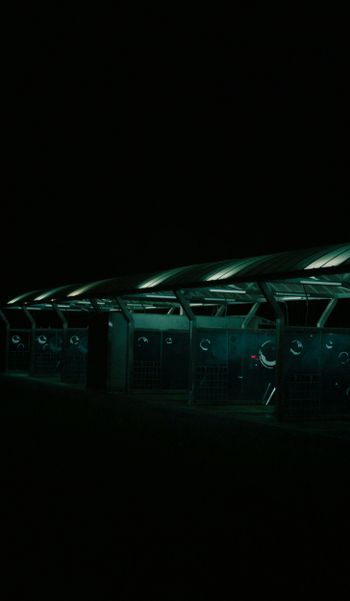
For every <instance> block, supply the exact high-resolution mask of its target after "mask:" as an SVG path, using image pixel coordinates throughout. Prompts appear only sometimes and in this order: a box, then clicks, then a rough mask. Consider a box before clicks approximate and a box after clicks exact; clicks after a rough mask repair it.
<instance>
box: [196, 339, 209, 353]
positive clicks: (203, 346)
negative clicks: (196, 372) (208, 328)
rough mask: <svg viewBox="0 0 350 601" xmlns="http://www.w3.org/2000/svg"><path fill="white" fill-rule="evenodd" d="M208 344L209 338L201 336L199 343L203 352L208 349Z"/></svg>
mask: <svg viewBox="0 0 350 601" xmlns="http://www.w3.org/2000/svg"><path fill="white" fill-rule="evenodd" d="M210 345H211V340H209V338H202V340H201V341H200V343H199V346H200V348H201V349H202V351H204V352H206V351H209V349H210Z"/></svg>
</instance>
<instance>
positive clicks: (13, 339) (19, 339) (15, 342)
mask: <svg viewBox="0 0 350 601" xmlns="http://www.w3.org/2000/svg"><path fill="white" fill-rule="evenodd" d="M11 341H12V342H13V344H19V343H20V342H21V337H20V336H18V334H14V335H13V336H12V338H11Z"/></svg>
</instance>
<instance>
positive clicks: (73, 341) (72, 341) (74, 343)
mask: <svg viewBox="0 0 350 601" xmlns="http://www.w3.org/2000/svg"><path fill="white" fill-rule="evenodd" d="M69 342H70V344H71V345H72V346H79V342H80V338H79V336H76V334H74V335H73V336H71V337H70V339H69Z"/></svg>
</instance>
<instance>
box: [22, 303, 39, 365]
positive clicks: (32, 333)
mask: <svg viewBox="0 0 350 601" xmlns="http://www.w3.org/2000/svg"><path fill="white" fill-rule="evenodd" d="M22 309H23V313H24V314H25V316H26V317H27V319H28V320H29V322H30V326H31V327H30V329H31V341H30V358H29V366H30V369H29V373H30V374H31V373H32V371H33V365H34V344H35V340H34V337H35V336H34V334H35V328H36V323H35V319H34V317H33V315H32V314H31V313H29V311H28V309H27V307H24V306H22Z"/></svg>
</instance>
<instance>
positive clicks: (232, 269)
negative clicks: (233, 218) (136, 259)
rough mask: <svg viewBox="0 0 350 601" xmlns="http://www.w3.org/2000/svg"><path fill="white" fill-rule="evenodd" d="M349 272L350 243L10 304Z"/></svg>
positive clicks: (26, 297) (87, 286) (102, 283)
mask: <svg viewBox="0 0 350 601" xmlns="http://www.w3.org/2000/svg"><path fill="white" fill-rule="evenodd" d="M349 272H350V243H346V244H338V245H332V246H324V247H319V248H313V249H307V250H296V251H289V252H281V253H276V254H269V255H262V256H258V257H248V258H238V259H232V260H226V261H219V262H215V263H201V264H198V265H188V266H184V267H178V268H174V269H168V270H165V271H160V272H156V273H151V274H145V275H141V276H140V275H139V276H129V277H128V276H127V277H118V278H111V279H105V280H99V281H96V282H89V283H83V284H70V285H65V286H61V287H58V288H54V289H52V288H51V289H43V290H35V291H32V292H28V293H25V294H22V295H20V296H17V297H16V298H13V299H11V300H9V301H8V303H7V304H9V305H15V304H23V303H27V302H43V301H48V302H49V301H51V300H63V299H66V300H74V299H81V298H94V297H107V298H108V297H113V296H117V295H120V294H125V293H142V292H146V291H162V290H163V291H164V290H173V289H180V288H183V289H186V288H196V287H198V288H200V287H203V286H208V285H209V286H211V285H215V284H220V285H221V286H223V285H226V284H232V283H236V282H237V283H238V282H248V281H263V280H265V281H269V280H276V279H281V278H287V279H288V278H293V277H300V276H303V277H309V276H313V275H326V274H329V273H330V274H331V273H349Z"/></svg>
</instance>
